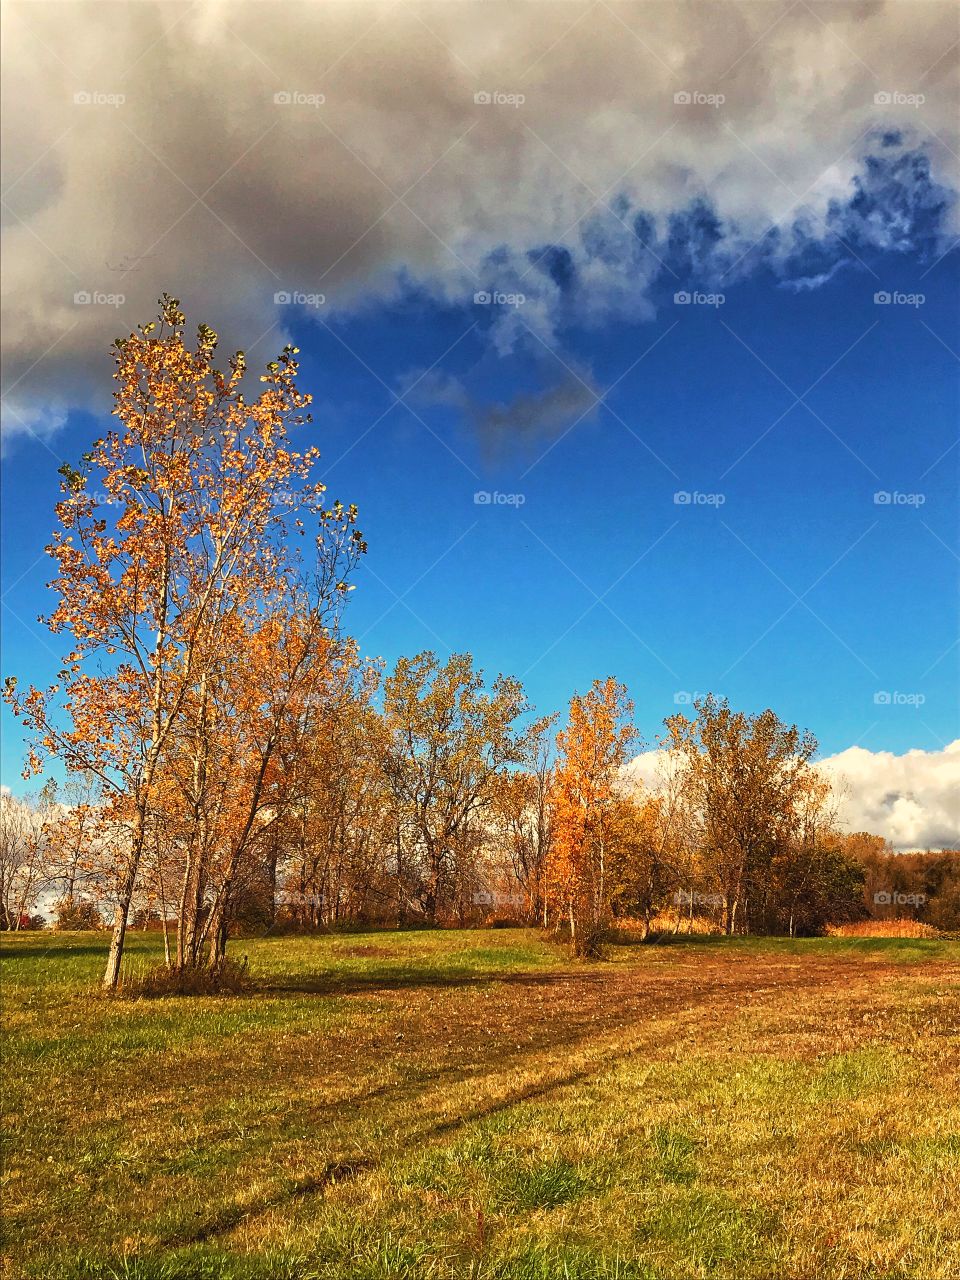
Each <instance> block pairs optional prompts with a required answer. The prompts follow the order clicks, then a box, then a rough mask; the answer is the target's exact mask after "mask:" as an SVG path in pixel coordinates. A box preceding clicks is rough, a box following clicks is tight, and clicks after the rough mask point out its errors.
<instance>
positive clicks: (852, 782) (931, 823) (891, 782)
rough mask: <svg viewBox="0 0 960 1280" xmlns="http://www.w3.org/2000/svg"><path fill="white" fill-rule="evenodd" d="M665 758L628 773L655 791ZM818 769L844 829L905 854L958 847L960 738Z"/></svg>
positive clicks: (859, 753) (639, 760) (827, 762)
mask: <svg viewBox="0 0 960 1280" xmlns="http://www.w3.org/2000/svg"><path fill="white" fill-rule="evenodd" d="M662 760H663V753H662V752H660V751H644V752H642V753H641V754H640V755H638V756H637V757H635V759H633V760H631V762H630V763H629V765H627V772H628V773H629V775H630V776H631V777H632V778H636V779H639V780H640V781H642V782H643V783H644V785H645V786H647V787H650V788H655V787H656V786H657V785H658V770H659V769H660V768H661V767H662ZM818 766H819V768H821V769H822V770H823V771H824V773H826V774H827V775H828V777H829V778H830V781H831V782H832V783H833V786H834V789H835V794H836V797H837V800H838V802H839V817H840V820H841V822H842V824H843V826H844V827H845V829H846V830H848V831H869V832H871V833H872V834H873V835H878V836H883V837H884V839H886V840H889V841H890V843H891V844H892V845H893V846H894V848H895V849H899V850H902V851H906V850H912V849H958V848H960V738H958V739H957V740H956V741H955V742H952V743H950V745H949V746H947V747H944V749H943V750H942V751H921V750H919V749H917V750H914V751H907V752H905V753H904V754H903V755H899V756H898V755H895V754H894V753H893V752H892V751H868V750H866V749H865V748H864V747H848V748H847V749H846V750H845V751H840V752H838V753H837V754H836V755H832V756H826V757H825V758H824V759H822V760H820V761H819V762H818Z"/></svg>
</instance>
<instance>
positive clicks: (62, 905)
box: [54, 898, 103, 930]
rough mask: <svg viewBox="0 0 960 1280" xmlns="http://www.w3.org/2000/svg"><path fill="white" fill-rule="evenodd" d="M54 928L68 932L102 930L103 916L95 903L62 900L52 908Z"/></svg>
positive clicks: (83, 900)
mask: <svg viewBox="0 0 960 1280" xmlns="http://www.w3.org/2000/svg"><path fill="white" fill-rule="evenodd" d="M54 916H55V919H56V924H55V926H54V927H55V928H57V929H70V930H75V929H79V930H89V929H102V928H103V916H101V914H100V912H99V911H98V910H97V905H96V903H95V902H90V901H89V899H87V898H62V899H61V900H60V901H59V902H58V903H57V905H56V906H55V907H54Z"/></svg>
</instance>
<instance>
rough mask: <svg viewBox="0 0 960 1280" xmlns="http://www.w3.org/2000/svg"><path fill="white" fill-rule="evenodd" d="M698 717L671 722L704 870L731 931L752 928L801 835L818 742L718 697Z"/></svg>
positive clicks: (700, 706)
mask: <svg viewBox="0 0 960 1280" xmlns="http://www.w3.org/2000/svg"><path fill="white" fill-rule="evenodd" d="M694 707H695V710H696V716H695V717H694V718H692V719H690V718H687V717H686V716H684V715H682V714H678V715H675V716H671V717H669V718H668V720H667V721H666V726H667V733H668V739H667V741H668V745H669V749H670V750H671V751H672V752H674V753H676V759H677V761H678V764H679V767H680V768H681V770H682V777H683V783H684V787H685V788H686V791H687V796H688V802H689V805H690V809H691V811H692V812H693V813H694V815H695V825H696V833H695V836H694V838H695V840H696V841H697V843H698V845H699V848H700V851H701V854H702V858H703V862H704V864H705V869H706V872H707V874H708V876H709V877H710V879H711V881H712V884H713V885H714V886H715V887H716V889H717V890H718V891H719V893H720V895H721V896H722V898H723V903H724V928H725V931H726V932H727V933H728V934H732V933H734V932H736V931H737V930H738V929H739V930H741V931H745V930H748V929H749V928H750V925H751V922H752V918H753V917H752V915H751V908H752V909H753V911H754V912H755V913H757V914H762V903H763V899H764V895H765V893H766V887H767V886H768V884H769V882H770V880H771V878H772V874H773V870H772V869H773V863H774V859H775V858H776V856H777V855H778V853H783V852H784V851H785V850H787V849H788V848H789V847H790V845H791V843H792V842H794V841H795V840H796V838H797V831H798V825H799V824H800V822H801V812H802V809H803V806H804V804H806V803H808V802H810V801H811V798H816V795H817V793H816V792H815V790H811V769H812V766H811V758H812V756H813V754H814V752H815V751H816V748H817V742H816V739H815V738H814V737H813V735H812V734H811V733H809V732H806V731H802V730H800V729H798V728H797V726H796V725H787V724H784V722H783V721H781V720H780V719H779V717H778V716H776V715H775V714H774V712H773V711H770V710H766V711H763V712H761V713H760V714H759V715H748V714H746V713H745V712H741V711H733V710H731V708H730V706H729V704H728V703H727V701H726V700H723V701H718V700H717V699H716V698H714V697H713V696H708V697H706V698H703V699H699V700H698V701H697V702H695V703H694ZM808 820H812V819H808Z"/></svg>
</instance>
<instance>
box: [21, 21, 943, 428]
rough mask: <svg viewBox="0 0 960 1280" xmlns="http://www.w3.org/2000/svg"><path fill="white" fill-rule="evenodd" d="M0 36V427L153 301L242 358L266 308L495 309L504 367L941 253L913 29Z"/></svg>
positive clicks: (274, 30) (64, 391)
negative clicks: (577, 342)
mask: <svg viewBox="0 0 960 1280" xmlns="http://www.w3.org/2000/svg"><path fill="white" fill-rule="evenodd" d="M6 14H7V16H6V40H5V45H4V59H5V63H6V71H5V92H4V96H5V110H4V133H5V148H6V168H7V175H8V189H7V194H6V197H5V201H6V205H5V207H6V210H7V212H6V215H5V216H6V223H5V233H4V234H5V241H6V271H5V279H4V290H5V293H4V320H5V323H4V326H3V343H4V346H3V355H4V357H5V359H4V363H5V367H6V371H7V376H8V380H9V396H8V400H7V408H8V416H7V419H6V422H7V428H8V429H12V430H17V429H19V430H27V429H29V430H32V431H34V432H36V431H42V430H44V429H53V428H55V427H56V426H57V425H58V424H59V423H61V422H62V420H63V416H64V413H65V411H66V410H67V409H68V408H70V407H75V406H77V405H82V406H83V405H90V404H95V403H96V400H97V394H98V393H97V391H96V388H97V387H98V386H102V384H103V369H104V352H105V351H106V349H107V346H108V344H109V342H110V341H111V340H112V338H113V337H114V336H116V334H117V333H119V332H125V331H128V330H129V328H130V327H131V325H132V324H133V323H134V322H136V321H137V320H140V319H143V318H147V317H149V315H150V314H152V311H153V306H154V302H155V299H156V297H157V295H158V293H159V292H160V291H161V290H162V289H169V290H171V291H173V292H176V293H178V294H180V295H181V296H182V298H183V300H184V302H185V303H186V304H187V306H188V308H189V312H190V314H191V315H193V316H197V317H198V318H200V317H202V318H205V319H207V320H208V321H209V322H210V323H213V324H214V325H215V326H217V327H218V328H219V329H220V330H221V332H222V333H223V336H224V340H225V342H226V343H228V344H229V345H230V346H234V345H244V346H246V347H248V348H250V347H255V348H256V349H257V351H258V352H259V353H260V354H262V355H263V357H264V358H268V357H269V355H270V354H272V352H273V349H274V348H276V346H277V345H278V344H279V343H280V341H282V339H283V337H284V336H285V335H284V334H283V330H282V324H279V325H278V319H279V318H280V316H281V312H279V311H278V307H277V304H276V302H275V295H276V294H278V293H283V292H292V291H302V292H304V293H312V294H317V293H322V294H323V295H324V297H325V299H326V302H325V303H324V305H323V308H321V316H322V317H331V316H336V315H337V313H338V311H341V310H343V309H349V308H356V307H359V306H362V305H364V304H365V303H366V302H368V301H369V300H371V299H376V298H392V297H396V296H397V295H398V294H400V293H402V291H403V290H404V289H405V288H410V287H415V288H417V289H418V290H420V291H425V292H426V293H427V294H428V295H433V296H435V297H436V298H437V299H438V300H441V301H444V302H451V301H453V302H460V301H463V302H468V301H469V300H470V299H471V298H472V296H473V294H474V293H475V292H477V291H478V290H493V289H497V288H502V289H505V290H510V289H513V290H518V289H519V290H521V291H522V292H523V293H524V295H525V296H526V299H527V301H526V304H525V305H524V307H523V308H522V310H520V309H510V308H501V309H499V311H498V312H497V314H496V315H495V316H494V317H492V320H491V323H490V325H489V333H490V340H491V343H492V345H493V346H494V348H495V349H496V350H500V351H509V350H513V349H515V348H516V347H517V345H518V344H523V343H527V342H530V343H532V342H533V341H534V338H532V337H531V334H535V335H537V336H538V337H539V338H541V339H543V340H545V341H548V342H550V343H554V342H556V341H558V338H559V336H560V335H561V334H562V330H563V327H564V325H565V324H568V323H572V322H576V323H577V324H578V325H589V324H596V323H603V322H606V321H608V320H609V319H611V318H612V317H614V318H615V317H623V318H628V319H642V318H645V317H647V316H649V315H650V314H651V313H652V308H653V303H652V301H651V290H652V285H653V282H654V281H655V280H657V279H659V278H661V277H663V276H664V273H666V279H667V280H668V281H670V280H673V279H676V280H683V281H684V283H687V282H692V283H694V284H696V283H706V282H707V280H708V279H714V278H725V279H726V280H732V279H735V278H736V277H737V275H738V274H740V273H743V272H744V271H748V270H751V269H752V268H753V267H754V266H755V265H756V263H757V262H758V261H763V262H764V263H766V264H768V265H769V266H771V267H772V268H773V269H774V270H775V271H776V273H777V274H778V275H780V276H781V278H782V279H783V280H784V281H786V282H793V281H797V280H799V281H804V282H808V283H809V284H816V283H817V282H820V281H822V280H825V279H828V278H829V277H830V276H831V275H832V274H834V273H835V272H836V271H837V270H839V269H840V268H841V266H842V265H844V264H847V263H849V264H853V266H854V268H856V266H857V259H858V258H859V257H861V256H862V255H863V254H864V252H866V251H867V249H868V248H869V247H876V248H885V249H894V250H897V249H900V250H902V249H906V248H910V249H915V250H918V251H921V252H923V251H926V250H928V249H929V250H930V251H931V252H933V251H935V250H939V248H940V245H941V244H942V243H945V240H944V237H945V236H947V235H949V234H950V232H951V231H952V230H953V231H955V230H956V225H957V222H956V203H955V202H954V201H953V198H952V191H953V188H954V186H955V183H954V182H953V180H952V179H951V178H950V176H949V174H950V168H949V159H950V155H949V148H950V147H951V146H953V147H955V146H956V137H955V113H956V105H957V103H956V88H955V82H954V81H952V80H951V75H950V73H951V69H952V62H951V57H950V56H949V54H948V52H947V51H948V50H949V47H950V45H951V44H952V42H953V40H954V37H955V32H954V30H953V24H954V15H953V11H952V9H951V7H950V6H949V5H943V4H941V3H935V2H933V3H926V2H925V0H918V2H917V3H913V2H910V3H907V2H906V0H900V2H899V3H882V2H881V0H864V2H863V3H857V2H854V3H844V4H836V5H834V4H819V5H816V6H807V5H790V4H788V3H780V0H773V3H764V4H750V3H741V2H734V3H723V2H719V3H710V4H676V5H657V6H653V7H651V6H649V5H645V4H622V3H616V4H611V5H605V4H601V5H596V6H593V7H588V6H585V7H583V8H580V7H576V8H574V7H572V6H571V5H570V4H569V3H567V2H566V0H557V2H555V3H554V2H553V0H543V2H542V3H537V4H524V5H516V4H508V3H502V4H501V3H496V2H493V3H491V0H463V2H462V3H458V4H456V5H453V4H438V3H422V4H420V3H401V4H395V3H386V4H379V3H377V2H376V0H374V2H372V3H364V4H356V3H349V4H337V3H329V4H297V3H289V4H282V5H280V4H276V5H271V4H261V3H257V4H249V3H243V2H242V0H240V2H238V0H208V2H207V3H205V4H203V5H199V6H187V5H164V4H158V3H152V4H149V3H148V4H138V5H132V4H128V5H114V4H106V3H99V2H97V3H91V2H89V0H78V3H73V4H69V5H66V4H61V5H58V4H47V5H32V4H27V3H16V2H13V3H9V4H7V6H6ZM878 94H879V95H881V96H880V100H879V101H878V100H877V99H876V96H877V95H878ZM678 95H679V98H678ZM884 95H886V99H885V98H884ZM918 97H919V98H922V99H923V101H922V102H918V101H916V99H917V98H918ZM721 98H722V102H718V99H721ZM321 99H322V101H321ZM520 99H522V101H520ZM911 99H912V100H911ZM78 295H79V296H81V297H83V296H84V295H88V296H89V297H90V299H91V300H90V301H80V302H77V301H75V298H76V297H77V296H78ZM118 298H122V299H123V300H122V301H118ZM283 314H285V313H283ZM528 409H529V414H530V416H533V417H536V416H538V412H537V407H536V406H528ZM545 411H546V413H547V415H548V416H549V413H550V407H549V406H547V407H546V410H545Z"/></svg>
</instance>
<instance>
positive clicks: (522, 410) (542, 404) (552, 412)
mask: <svg viewBox="0 0 960 1280" xmlns="http://www.w3.org/2000/svg"><path fill="white" fill-rule="evenodd" d="M551 376H552V377H553V378H554V380H553V381H548V382H547V385H546V386H543V387H540V388H538V389H536V390H532V391H520V392H517V394H516V395H514V396H513V397H512V398H511V399H509V400H505V401H504V400H498V401H489V400H488V401H486V402H484V401H482V400H480V399H479V398H477V397H475V396H473V395H472V394H471V392H470V391H469V390H468V388H467V387H466V386H465V385H464V383H463V382H462V381H460V379H458V378H456V377H454V376H453V375H450V374H444V373H440V372H433V371H431V372H429V373H427V374H425V375H424V376H423V377H421V378H419V379H418V380H417V384H416V385H415V386H414V387H413V388H412V392H413V397H414V398H415V400H416V401H417V402H418V403H420V404H426V405H443V406H446V407H447V408H452V409H455V410H457V412H458V413H460V414H461V415H462V416H463V417H464V419H465V420H466V421H467V422H469V423H470V424H471V426H472V427H473V428H474V430H475V431H477V433H478V434H479V435H480V437H481V440H482V441H483V443H484V445H485V446H486V448H487V449H488V450H489V451H491V452H492V453H495V452H496V451H497V450H500V449H502V448H503V447H504V446H505V445H507V444H509V445H510V446H511V447H516V445H517V444H518V443H520V444H522V443H530V444H535V443H536V442H537V441H539V440H542V439H550V438H553V437H556V436H558V435H561V434H562V433H563V432H564V431H566V430H568V429H569V428H570V427H572V426H574V425H575V424H576V423H578V422H586V421H591V420H593V419H594V418H595V416H596V414H595V410H596V408H597V406H598V405H599V403H600V400H601V396H602V392H601V391H600V390H599V389H598V388H597V387H596V385H595V384H594V381H593V378H592V375H591V373H590V371H589V370H588V369H586V368H584V367H583V366H577V367H574V365H573V364H568V365H567V367H566V368H565V369H564V371H563V372H562V373H561V374H560V375H559V377H557V376H556V375H555V374H552V375H551Z"/></svg>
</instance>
